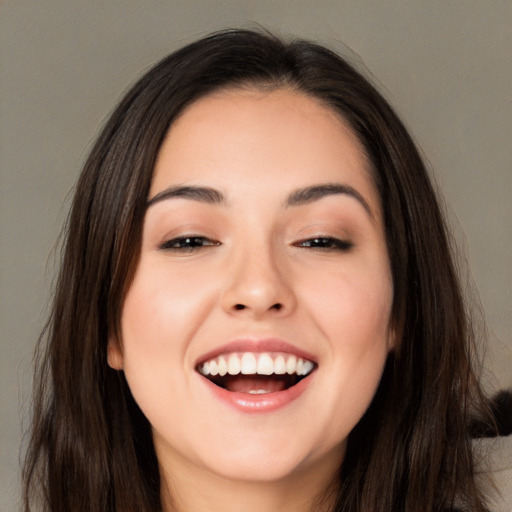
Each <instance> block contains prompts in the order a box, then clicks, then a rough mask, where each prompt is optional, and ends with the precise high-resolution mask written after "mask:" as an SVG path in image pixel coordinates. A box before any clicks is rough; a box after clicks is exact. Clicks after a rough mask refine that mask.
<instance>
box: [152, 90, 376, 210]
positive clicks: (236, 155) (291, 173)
mask: <svg viewBox="0 0 512 512" xmlns="http://www.w3.org/2000/svg"><path fill="white" fill-rule="evenodd" d="M238 179H241V180H246V181H252V182H253V183H252V186H253V188H252V190H255V187H256V182H257V183H258V184H264V183H265V182H268V181H269V180H270V181H272V180H273V181H274V182H276V181H279V183H282V184H283V185H286V186H288V187H289V188H293V187H301V186H309V185H311V184H313V183H315V182H337V181H340V180H341V181H346V180H348V181H349V182H350V183H349V184H350V185H352V186H355V187H357V188H360V189H363V190H362V192H363V193H364V192H366V193H367V194H369V195H370V196H375V195H376V191H375V187H374V186H373V179H372V173H371V165H370V163H369V160H368V158H367V155H366V153H365V151H364V149H363V147H362V145H361V143H360V142H359V140H358V138H357V136H356V135H355V133H354V132H353V130H352V129H351V127H350V126H349V125H348V123H347V122H346V121H345V120H344V119H343V118H342V117H341V116H340V115H339V114H338V113H336V112H335V111H334V110H333V109H332V108H329V107H327V106H326V105H324V104H323V103H322V102H320V101H319V100H317V99H316V98H313V97H311V96H308V95H306V94H304V93H301V92H298V91H295V90H291V89H274V90H270V91H268V90H261V89H256V88H244V89H229V90H221V91H218V92H215V93H213V94H210V95H208V96H205V97H203V98H201V99H199V100H197V101H195V102H194V103H192V104H191V105H189V106H188V107H187V108H186V109H185V110H184V111H183V113H182V114H181V115H180V116H179V117H178V119H176V120H175V121H174V123H173V124H172V125H171V128H170V129H169V132H168V134H167V136H166V139H165V140H164V143H163V145H162V147H161V149H160V153H159V155H158V159H157V163H156V166H155V170H154V176H153V182H152V187H151V193H150V195H154V194H155V193H158V192H159V191H160V190H162V189H163V188H165V187H167V186H169V184H170V183H195V182H198V183H203V182H204V181H205V180H206V181H207V182H208V184H211V185H212V186H217V187H219V188H221V189H222V188H225V187H228V188H229V186H230V185H233V186H235V185H236V184H237V180H238ZM373 199H374V200H377V198H376V197H373ZM370 200H372V197H370ZM377 202H378V201H377Z"/></svg>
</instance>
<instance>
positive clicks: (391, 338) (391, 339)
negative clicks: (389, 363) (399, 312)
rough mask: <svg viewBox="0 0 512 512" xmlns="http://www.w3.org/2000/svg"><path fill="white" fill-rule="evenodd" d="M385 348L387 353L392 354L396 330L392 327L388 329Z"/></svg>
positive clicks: (394, 346)
mask: <svg viewBox="0 0 512 512" xmlns="http://www.w3.org/2000/svg"><path fill="white" fill-rule="evenodd" d="M387 347H388V352H393V350H395V348H396V330H395V329H394V328H393V327H391V328H390V329H389V333H388V341H387Z"/></svg>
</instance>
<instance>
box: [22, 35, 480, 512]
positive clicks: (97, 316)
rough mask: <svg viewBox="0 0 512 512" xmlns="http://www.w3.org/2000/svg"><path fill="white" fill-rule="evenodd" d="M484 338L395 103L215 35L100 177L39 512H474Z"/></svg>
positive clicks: (84, 210)
mask: <svg viewBox="0 0 512 512" xmlns="http://www.w3.org/2000/svg"><path fill="white" fill-rule="evenodd" d="M471 336H472V331H471V326H470V325H469V320H468V317H467V315H466V311H465V306H464V302H463V298H462V296H461V293H460V287H459V283H458V280H457V276H456V272H455V270H454V265H453V261H452V259H451V256H450V249H449V245H448V242H447V235H446V229H445V225H444V221H443V218H442V215H441V213H440V209H439V207H438V203H437V200H436V197H435V194H434V192H433V189H432V186H431V183H430V181H429V178H428V176H427V173H426V171H425V168H424V165H423V164H422V162H421V159H420V157H419V155H418V151H417V150H416V148H415V146H414V143H413V142H412V140H411V138H410V137H409V135H408V134H407V132H406V130H405V128H404V127H403V125H402V123H401V122H400V121H399V120H398V118H397V117H396V115H395V114H394V112H393V111H392V109H391V108H390V107H389V105H388V104H387V103H386V102H385V100H384V99H383V98H382V97H381V96H380V95H379V94H378V93H377V92H376V91H375V89H374V88H373V87H372V86H371V85H370V84H369V83H368V82H367V81H366V80H365V79H364V78H363V77H362V76H361V75H360V74H359V73H357V72H356V71H355V70H354V69H353V68H352V67H350V66H349V65H348V64H347V63H346V62H345V61H344V60H342V59H341V58H340V57H338V56H337V55H335V54H333V53H331V52H330V51H328V50H326V49H324V48H322V47H320V46H317V45H315V44H312V43H309V42H303V41H295V42H292V43H290V44H287V43H284V42H282V41H280V40H278V39H276V38H274V37H272V36H270V35H267V34H261V33H256V32H250V31H225V32H221V33H217V34H214V35H212V36H210V37H207V38H205V39H203V40H200V41H197V42H195V43H193V44H191V45H189V46H187V47H185V48H183V49H181V50H179V51H177V52H175V53H174V54H172V55H170V56H169V57H168V58H166V59H165V60H163V61H162V62H161V63H159V64H158V65H157V66H156V67H154V68H153V69H152V70H150V71H149V72H148V73H147V74H146V75H145V76H144V77H143V78H142V79H141V80H140V81H139V82H138V83H137V84H136V85H135V86H134V87H133V88H132V90H131V91H130V92H129V93H128V94H127V95H126V97H125V98H124V100H123V101H122V102H121V104H120V105H119V107H118V108H117V109H116V111H115V112H114V114H113V115H112V117H111V118H110V120H109V121H108V123H107V125H106V126H105V128H104V130H103V132H102V134H101V135H100V137H99V139H98V141H97V143H96V145H95V146H94V148H93V149H92V152H91V155H90V156H89V159H88V161H87V162H86V164H85V168H84V170H83V173H82V176H81V178H80V180H79V183H78V185H77V189H76V194H75V200H74V204H73V207H72V211H71V215H70V219H69V224H68V230H67V243H66V247H65V252H64V257H63V262H62V268H61V273H60V277H59V281H58V284H57V289H56V294H55V301H54V308H53V312H52V315H51V318H50V321H49V323H48V327H47V330H46V338H47V345H45V346H46V347H47V348H40V352H39V354H40V357H39V373H38V378H37V382H38V387H37V390H36V395H35V396H36V400H35V404H36V407H35V415H34V426H33V434H32V440H31V445H30V449H29V452H28V456H27V463H26V469H25V482H26V510H31V502H32V500H31V496H32V495H33V494H34V493H35V492H36V491H37V490H39V491H40V493H41V496H42V499H43V502H44V503H45V506H46V508H45V510H49V511H57V510H59V511H60V510H73V511H82V510H84V511H85V510H87V511H89V510H102V511H103V510H104V511H107V510H108V511H110V510H111V511H123V512H128V511H135V510H137V511H139V510H140V511H157V510H163V511H171V510H177V511H182V510H184V511H187V510H224V511H227V510H245V511H251V510H267V511H272V510H293V511H302V510H304V511H306V510H322V511H349V510H350V511H372V512H377V511H386V512H389V511H390V510H393V511H402V510H403V511H409V512H418V511H429V512H430V511H434V510H436V511H437V510H455V509H456V508H457V507H459V508H461V509H464V510H471V511H480V510H482V511H483V510H485V506H484V500H483V497H482V494H481V491H480V490H479V489H478V487H477V485H476V483H475V480H474V475H473V471H474V461H473V459H472V454H471V443H470V438H469V426H470V422H471V418H472V417H473V416H474V415H479V414H481V411H482V410H483V405H482V395H481V391H480V388H479V386H478V383H477V381H476V378H475V375H474V373H473V370H472V368H471V360H472V350H473V347H472V343H473V340H472V337H471Z"/></svg>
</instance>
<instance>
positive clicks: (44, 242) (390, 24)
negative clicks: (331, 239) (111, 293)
mask: <svg viewBox="0 0 512 512" xmlns="http://www.w3.org/2000/svg"><path fill="white" fill-rule="evenodd" d="M255 23H259V24H261V25H263V26H264V27H266V28H269V29H270V30H272V31H274V32H276V33H277V34H280V35H283V36H290V35H297V36H301V37H306V38H311V39H315V40H318V41H320V42H323V43H325V44H327V45H328V46H330V47H332V48H334V49H336V50H338V51H340V52H342V53H343V54H345V55H347V56H348V57H349V58H350V60H351V61H352V62H354V63H355V64H356V65H357V66H359V67H363V66H365V67H366V68H367V69H368V70H370V71H369V72H367V75H368V74H369V73H371V75H370V76H373V82H374V83H375V84H376V85H377V87H378V88H379V89H380V90H381V91H382V92H383V94H384V95H385V96H386V97H387V98H388V100H389V101H390V102H391V103H392V105H394V107H395V108H396V109H397V111H398V113H399V114H400V115H401V117H402V119H403V120H404V121H405V123H406V125H407V126H408V127H409V129H410V131H411V133H412V134H413V136H414V138H415V139H416V141H417V142H418V143H419V145H420V147H421V148H422V150H423V153H424V154H425V155H426V158H427V159H428V162H429V166H430V168H431V169H432V173H433V175H434V176H435V179H436V181H437V182H438V184H439V185H440V187H441V189H442V191H443V193H444V196H445V199H446V203H447V211H448V215H449V218H450V222H451V224H452V227H453V231H454V234H455V238H456V240H457V241H458V242H459V244H460V245H461V246H462V248H463V250H464V251H465V257H466V259H467V261H468V268H469V270H470V273H471V276H472V280H473V281H474V283H475V284H476V287H477V289H478V291H479V294H480V300H481V302H482V304H483V308H484V310H485V312H486V318H487V323H488V328H489V349H488V352H487V354H486V359H485V361H486V368H487V369H488V372H487V375H486V386H488V387H490V388H498V387H506V386H508V387H512V336H511V334H512V328H511V327H512V320H511V319H512V257H511V254H512V152H511V146H512V140H511V138H512V2H511V1H510V0H450V1H443V0H415V1H411V0H409V1H406V0H379V1H375V0H347V1H344V0H333V1H328V0H315V1H313V0H309V1H305V0H288V1H285V0H274V1H268V0H229V1H228V0H226V1H220V0H217V1H213V0H212V1H199V0H178V1H170V0H168V1H163V0H160V1H157V0H151V1H150V0H108V1H86V0H80V1H74V2H70V1H66V0H44V1H41V0H3V1H2V0H0V48H1V50H0V51H1V59H2V60H1V70H0V73H1V75H0V76H1V90H0V171H1V174H0V180H1V181H0V221H1V224H0V251H1V254H0V279H1V283H0V344H1V345H0V378H1V381H0V405H1V416H0V418H1V419H0V422H1V423H0V429H1V431H0V441H1V445H0V511H1V512H10V511H14V510H17V509H18V493H19V487H18V486H19V483H18V479H19V450H20V445H21V442H22V428H23V427H22V421H23V423H24V425H25V426H26V424H27V419H28V416H27V410H28V405H29V393H30V385H31V377H30V372H31V368H32V367H31V365H32V361H31V356H32V351H33V347H34V344H35V341H36V339H37V336H38V333H39V332H40V330H41V328H42V326H43V324H44V321H45V317H46V304H47V302H48V299H49V293H50V288H51V283H52V279H53V276H54V273H55V270H56V262H57V261H58V252H57V253H55V251H53V252H52V248H53V247H54V244H55V241H56V239H57V236H58V233H59V231H60V228H61V225H62V223H63V221H64V220H65V218H66V214H67V209H68V207H69V201H70V193H69V191H70V190H71V189H72V187H73V184H74V182H75V180H76V178H77V175H78V172H79V170H80V166H81V163H82V162H83V160H84V158H85V155H86V154H87V149H88V148H89V147H90V144H91V142H92V141H93V139H94V137H95V135H96V134H97V132H98V128H99V126H100V125H101V124H102V122H103V121H104V119H105V118H106V115H107V113H108V112H109V111H110V110H111V109H112V107H113V106H114V105H115V104H116V102H117V101H118V99H119V98H120V96H121V94H122V92H124V91H125V90H126V89H127V87H128V85H129V84H131V83H133V82H134V80H135V78H136V77H138V76H140V74H141V73H142V72H143V71H144V70H146V69H147V68H148V67H149V66H150V65H151V64H153V63H155V62H156V61H157V60H159V59H160V58H162V57H163V56H165V55H167V54H168V53H169V52H171V51H172V50H175V49H177V48H178V47H179V46H182V45H183V44H185V43H187V42H190V41H192V40H193V39H195V38H197V37H199V36H203V35H206V34H207V33H209V32H211V31H214V30H218V29H221V28H226V27H246V28H253V27H254V26H255ZM347 47H348V48H350V49H348V48H347Z"/></svg>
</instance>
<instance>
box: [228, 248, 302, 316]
mask: <svg viewBox="0 0 512 512" xmlns="http://www.w3.org/2000/svg"><path fill="white" fill-rule="evenodd" d="M228 275H229V279H228V281H227V282H226V286H225V289H224V292H223V295H222V307H223V309H224V310H225V311H226V312H227V313H228V314H230V315H246V316H251V317H253V318H254V319H261V318H264V317H267V316H286V315H289V314H290V313H291V312H292V311H293V310H294V309H295V306H296V297H295V294H294V291H293V287H292V283H291V277H290V275H289V269H287V268H286V264H285V262H284V261H279V257H278V255H276V254H274V253H273V251H272V249H271V248H268V247H264V248H263V247H259V248H255V247H254V248H253V249H252V250H247V251H243V252H241V253H240V254H238V255H237V257H236V261H231V265H230V267H229V270H228Z"/></svg>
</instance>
